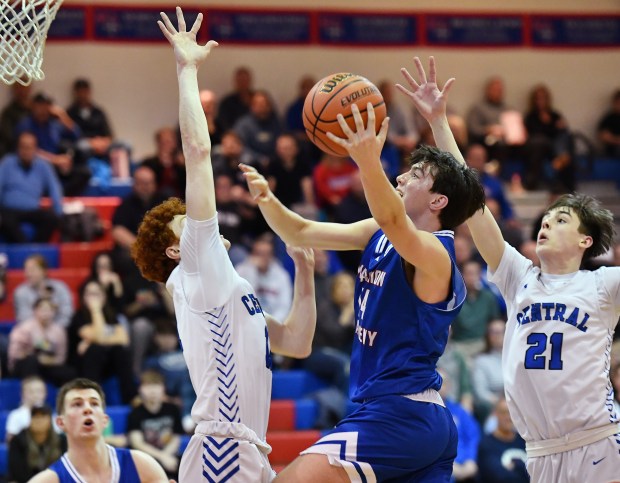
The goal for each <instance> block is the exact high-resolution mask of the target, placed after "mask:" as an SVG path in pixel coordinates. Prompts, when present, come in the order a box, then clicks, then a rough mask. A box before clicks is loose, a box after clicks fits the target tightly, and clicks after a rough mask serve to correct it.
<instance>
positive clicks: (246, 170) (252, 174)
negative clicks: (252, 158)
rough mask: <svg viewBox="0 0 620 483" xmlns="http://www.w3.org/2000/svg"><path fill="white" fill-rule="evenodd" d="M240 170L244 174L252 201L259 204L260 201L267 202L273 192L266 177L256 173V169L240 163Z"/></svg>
mask: <svg viewBox="0 0 620 483" xmlns="http://www.w3.org/2000/svg"><path fill="white" fill-rule="evenodd" d="M239 169H240V170H241V171H242V172H243V176H244V177H245V181H246V183H247V184H248V189H249V190H250V195H252V199H253V200H254V201H256V202H257V203H258V202H260V201H267V200H268V199H269V195H270V194H271V190H270V189H269V183H267V180H266V179H265V177H264V176H263V175H262V174H260V173H259V172H258V171H256V168H253V167H252V166H249V165H247V164H243V163H240V164H239Z"/></svg>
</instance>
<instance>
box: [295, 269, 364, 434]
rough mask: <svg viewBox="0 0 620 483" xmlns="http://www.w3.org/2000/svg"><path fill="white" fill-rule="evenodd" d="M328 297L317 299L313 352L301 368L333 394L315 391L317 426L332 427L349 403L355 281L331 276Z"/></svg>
mask: <svg viewBox="0 0 620 483" xmlns="http://www.w3.org/2000/svg"><path fill="white" fill-rule="evenodd" d="M330 282H331V287H330V293H329V297H328V298H324V299H317V317H316V329H315V332H314V339H313V340H312V353H311V354H310V356H308V358H306V359H304V360H303V361H302V366H303V368H304V369H306V370H308V371H310V372H312V373H313V374H315V375H316V376H318V377H319V378H321V379H323V380H324V381H326V382H327V383H328V384H329V386H330V388H333V389H335V391H333V390H332V391H329V392H325V391H318V392H317V393H315V394H313V397H314V398H315V399H316V400H317V401H318V402H319V408H320V409H319V415H318V417H317V421H316V427H317V428H320V429H326V428H331V427H333V426H334V424H336V423H337V422H338V421H340V420H341V419H342V418H343V417H344V415H345V408H346V403H347V401H348V400H349V366H350V364H351V355H350V354H351V344H352V341H353V334H354V331H355V312H354V309H353V298H354V297H353V295H354V294H353V292H354V289H355V282H354V279H353V277H352V276H351V275H350V274H349V273H347V272H340V273H338V274H336V275H333V276H332V277H331V280H330Z"/></svg>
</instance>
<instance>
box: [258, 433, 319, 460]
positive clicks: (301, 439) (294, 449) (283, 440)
mask: <svg viewBox="0 0 620 483" xmlns="http://www.w3.org/2000/svg"><path fill="white" fill-rule="evenodd" d="M320 437H321V432H320V431H273V432H268V433H267V443H269V444H270V445H271V448H272V451H271V453H270V454H269V461H270V462H271V464H272V465H286V464H288V463H290V462H291V461H293V460H294V459H295V458H296V457H297V456H298V455H299V452H300V451H303V450H305V449H307V448H309V447H310V446H312V445H313V444H314V443H316V442H317V441H318V440H319V439H320Z"/></svg>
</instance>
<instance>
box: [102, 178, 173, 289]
mask: <svg viewBox="0 0 620 483" xmlns="http://www.w3.org/2000/svg"><path fill="white" fill-rule="evenodd" d="M165 199H166V197H165V196H163V195H162V194H160V193H158V192H157V182H156V179H155V172H154V171H153V170H152V169H151V168H149V167H147V166H139V167H138V168H137V169H136V171H135V172H134V174H133V188H132V191H131V193H130V194H129V195H128V196H126V197H125V198H124V199H123V201H122V202H121V204H120V205H119V206H118V207H117V208H116V211H115V212H114V216H113V217H112V237H113V238H114V242H115V244H114V249H113V250H112V253H111V256H112V260H113V261H114V266H115V267H116V269H117V270H118V272H119V274H120V275H121V277H127V276H129V275H132V274H135V273H137V271H138V270H137V268H136V266H135V264H134V263H133V260H132V259H131V255H130V249H131V245H133V243H134V241H135V240H136V234H137V233H138V225H140V222H141V221H142V217H143V216H144V214H145V213H146V212H147V211H148V210H150V209H151V208H153V207H155V206H157V205H158V204H159V203H161V202H162V201H164V200H165Z"/></svg>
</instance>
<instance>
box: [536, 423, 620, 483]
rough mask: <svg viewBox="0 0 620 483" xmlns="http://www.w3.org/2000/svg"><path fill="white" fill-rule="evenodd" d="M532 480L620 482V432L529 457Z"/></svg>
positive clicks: (587, 482)
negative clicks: (577, 445) (565, 448)
mask: <svg viewBox="0 0 620 483" xmlns="http://www.w3.org/2000/svg"><path fill="white" fill-rule="evenodd" d="M527 472H528V473H529V474H530V481H531V482H532V483H543V482H544V483H555V482H561V483H590V482H591V483H611V482H618V483H620V434H616V435H613V436H609V437H607V438H605V439H602V440H601V441H597V442H596V443H592V444H588V445H586V446H582V447H581V448H577V449H574V450H572V451H565V452H563V453H555V454H551V455H547V456H538V457H534V458H528V460H527Z"/></svg>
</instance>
